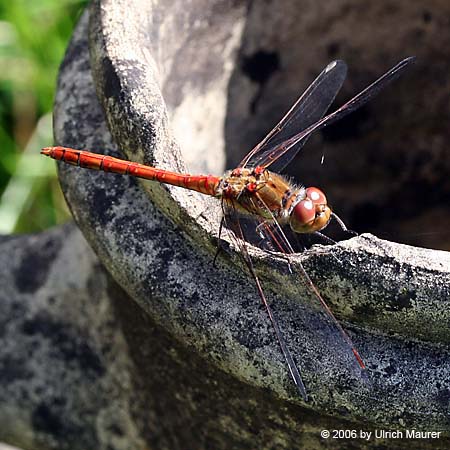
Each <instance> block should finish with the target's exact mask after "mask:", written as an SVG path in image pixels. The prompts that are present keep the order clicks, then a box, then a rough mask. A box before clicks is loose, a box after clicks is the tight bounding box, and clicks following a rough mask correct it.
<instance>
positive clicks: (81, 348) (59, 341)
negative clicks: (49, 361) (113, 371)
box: [22, 314, 105, 376]
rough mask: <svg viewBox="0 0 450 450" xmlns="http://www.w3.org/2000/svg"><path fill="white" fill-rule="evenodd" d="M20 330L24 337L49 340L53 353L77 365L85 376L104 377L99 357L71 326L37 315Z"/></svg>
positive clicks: (103, 369)
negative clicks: (39, 337)
mask: <svg viewBox="0 0 450 450" xmlns="http://www.w3.org/2000/svg"><path fill="white" fill-rule="evenodd" d="M22 330H23V332H24V333H25V334H26V335H29V336H35V335H40V336H43V337H45V338H47V339H49V340H50V342H51V343H52V350H53V351H56V352H58V353H59V355H60V356H61V357H62V358H64V359H65V360H66V361H67V362H75V363H77V364H78V365H79V366H80V367H81V369H82V371H83V372H84V373H85V374H89V373H90V374H91V375H93V376H102V375H104V373H105V367H104V365H103V363H102V361H101V359H100V357H99V355H98V354H97V353H96V352H95V350H94V349H92V348H91V347H90V345H89V344H88V343H87V342H86V341H85V340H84V337H83V336H82V333H81V332H80V331H78V330H76V329H75V328H74V327H73V325H70V324H67V323H63V322H56V321H55V320H54V319H53V318H52V317H50V316H48V315H46V314H38V315H36V316H35V317H34V318H32V319H28V320H25V321H24V323H23V326H22Z"/></svg>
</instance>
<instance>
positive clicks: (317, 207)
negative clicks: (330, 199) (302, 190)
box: [289, 187, 331, 233]
mask: <svg viewBox="0 0 450 450" xmlns="http://www.w3.org/2000/svg"><path fill="white" fill-rule="evenodd" d="M330 217H331V209H330V208H329V206H328V205H327V198H326V197H325V194H324V193H323V192H322V191H321V190H320V189H317V188H315V187H310V188H307V189H306V197H305V199H304V200H302V201H300V202H298V204H297V205H295V207H294V209H293V210H292V212H291V218H290V221H289V223H290V225H291V228H292V229H293V230H294V231H295V232H296V233H314V231H319V230H321V229H322V228H325V227H326V226H327V225H328V222H329V221H330Z"/></svg>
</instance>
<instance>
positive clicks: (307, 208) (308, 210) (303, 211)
mask: <svg viewBox="0 0 450 450" xmlns="http://www.w3.org/2000/svg"><path fill="white" fill-rule="evenodd" d="M315 218H316V207H315V205H314V203H313V202H312V201H311V200H310V199H309V198H306V199H305V200H302V201H301V202H298V204H297V205H295V207H294V209H293V211H292V213H291V226H292V228H293V229H294V231H297V230H299V231H297V232H298V233H300V232H301V231H300V230H302V229H303V227H306V228H309V226H310V225H311V223H312V222H314V219H315Z"/></svg>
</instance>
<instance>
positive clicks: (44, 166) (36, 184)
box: [0, 0, 87, 234]
mask: <svg viewBox="0 0 450 450" xmlns="http://www.w3.org/2000/svg"><path fill="white" fill-rule="evenodd" d="M86 4H87V0H39V1H34V0H14V1H10V2H2V3H1V4H0V234H8V233H13V232H18V233H23V232H33V231H38V230H42V229H45V228H48V227H49V226H51V225H54V224H57V223H61V222H64V221H65V220H67V219H68V217H69V216H68V212H67V209H66V206H65V203H64V199H63V197H62V194H61V191H60V189H59V185H58V182H57V179H56V170H55V164H54V162H53V161H51V160H50V159H48V158H43V157H41V156H39V150H40V148H41V147H45V146H47V145H51V144H52V142H53V138H52V119H51V116H52V106H53V99H54V92H55V88H56V78H57V73H58V68H59V65H60V63H61V61H62V58H63V56H64V51H65V48H66V47H67V44H68V41H69V39H70V36H71V34H72V30H73V27H74V26H75V24H76V22H77V20H78V18H79V16H80V15H81V13H82V11H83V9H84V7H85V6H86Z"/></svg>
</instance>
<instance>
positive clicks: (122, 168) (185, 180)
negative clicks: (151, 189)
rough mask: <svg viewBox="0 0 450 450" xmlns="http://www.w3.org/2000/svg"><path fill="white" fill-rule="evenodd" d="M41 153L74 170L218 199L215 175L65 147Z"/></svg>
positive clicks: (43, 150) (50, 148)
mask: <svg viewBox="0 0 450 450" xmlns="http://www.w3.org/2000/svg"><path fill="white" fill-rule="evenodd" d="M41 153H42V154H43V155H46V156H49V157H50V158H53V159H56V160H58V161H64V162H66V163H69V164H72V165H74V166H79V167H83V168H86V169H92V170H102V171H103V172H112V173H119V174H122V175H131V176H133V177H138V178H143V179H145V180H152V181H159V182H161V183H165V184H170V185H172V186H179V187H183V188H185V189H190V190H192V191H197V192H201V193H202V194H206V195H212V196H216V195H217V187H218V185H219V183H220V181H221V178H220V177H217V176H214V175H189V174H182V173H176V172H170V171H168V170H163V169H157V168H155V167H151V166H146V165H145V164H139V163H135V162H131V161H125V160H123V159H119V158H114V157H112V156H108V155H99V154H96V153H92V152H88V151H85V150H75V149H72V148H67V147H46V148H44V149H42V150H41Z"/></svg>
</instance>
